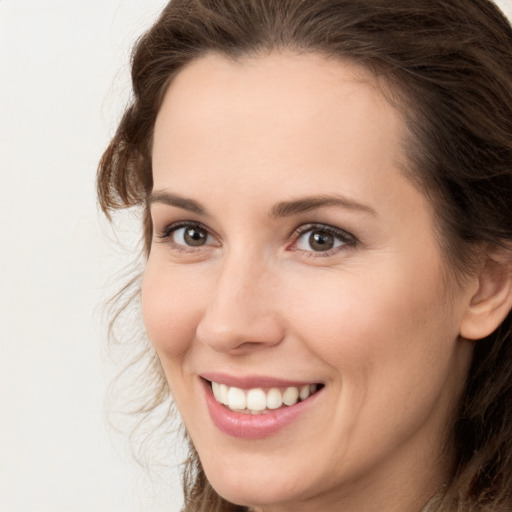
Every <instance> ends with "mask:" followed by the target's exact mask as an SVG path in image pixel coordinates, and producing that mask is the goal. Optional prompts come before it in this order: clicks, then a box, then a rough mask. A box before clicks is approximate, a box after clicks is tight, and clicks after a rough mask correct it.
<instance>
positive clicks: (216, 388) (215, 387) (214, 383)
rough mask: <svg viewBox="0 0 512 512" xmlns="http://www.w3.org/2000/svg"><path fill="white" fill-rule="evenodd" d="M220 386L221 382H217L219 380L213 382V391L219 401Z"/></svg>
mask: <svg viewBox="0 0 512 512" xmlns="http://www.w3.org/2000/svg"><path fill="white" fill-rule="evenodd" d="M219 387H220V384H219V383H217V382H212V391H213V396H214V397H215V400H217V402H220V391H219Z"/></svg>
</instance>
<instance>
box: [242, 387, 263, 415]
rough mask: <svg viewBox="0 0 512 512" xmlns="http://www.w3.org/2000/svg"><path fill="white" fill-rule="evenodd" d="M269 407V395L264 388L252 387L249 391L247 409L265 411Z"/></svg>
mask: <svg viewBox="0 0 512 512" xmlns="http://www.w3.org/2000/svg"><path fill="white" fill-rule="evenodd" d="M266 408H267V396H266V395H265V392H264V391H263V390H262V389H250V390H249V392H248V393H247V409H250V410H251V411H263V410H264V409H266Z"/></svg>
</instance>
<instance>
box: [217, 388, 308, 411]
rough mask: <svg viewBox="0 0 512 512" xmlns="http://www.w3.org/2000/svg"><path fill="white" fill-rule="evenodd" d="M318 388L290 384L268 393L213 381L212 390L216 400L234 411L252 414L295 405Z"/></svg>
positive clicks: (259, 389)
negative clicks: (245, 389) (298, 386)
mask: <svg viewBox="0 0 512 512" xmlns="http://www.w3.org/2000/svg"><path fill="white" fill-rule="evenodd" d="M317 389H318V387H317V385H316V384H306V385H304V386H302V387H301V388H300V389H299V388H297V387H295V386H290V387H288V388H285V389H283V390H281V389H278V388H271V389H270V390H269V391H268V392H267V393H265V391H263V389H261V388H254V389H249V390H247V391H244V390H243V389H240V388H236V387H229V386H226V384H219V383H217V382H212V392H213V396H214V397H215V400H217V402H220V403H221V404H224V405H226V406H227V407H229V409H231V410H232V411H237V412H245V413H250V414H262V413H265V412H270V411H271V410H274V409H279V408H280V407H282V406H283V404H284V405H286V406H288V407H290V406H292V405H295V404H296V403H297V402H298V401H299V399H300V400H306V398H308V397H309V396H310V395H312V394H313V393H315V392H316V390H317Z"/></svg>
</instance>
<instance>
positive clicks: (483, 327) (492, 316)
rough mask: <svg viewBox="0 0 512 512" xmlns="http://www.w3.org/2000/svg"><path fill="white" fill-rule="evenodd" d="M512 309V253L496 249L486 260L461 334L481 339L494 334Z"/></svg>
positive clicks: (470, 338)
mask: <svg viewBox="0 0 512 512" xmlns="http://www.w3.org/2000/svg"><path fill="white" fill-rule="evenodd" d="M511 309H512V251H511V250H510V249H505V248H503V247H499V248H497V249H496V250H495V251H493V252H492V253H489V254H488V255H487V257H486V260H485V262H484V264H483V265H482V268H481V270H480V273H479V274H478V287H477V290H476V292H475V293H474V294H473V295H472V296H471V300H470V303H469V304H468V307H467V310H466V312H465V314H464V316H463V318H462V322H461V327H460V335H461V336H462V337H463V338H465V339H469V340H479V339H482V338H485V337H487V336H489V335H490V334H492V333H493V332H494V331H495V330H496V329H497V328H498V327H499V325H500V324H501V323H502V322H503V320H505V318H506V316H507V315H508V314H509V312H510V310H511Z"/></svg>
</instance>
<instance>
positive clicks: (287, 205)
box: [270, 194, 377, 218]
mask: <svg viewBox="0 0 512 512" xmlns="http://www.w3.org/2000/svg"><path fill="white" fill-rule="evenodd" d="M328 206H338V207H341V208H344V209H346V210H353V211H358V212H363V213H369V214H371V215H373V216H376V215H377V212H376V211H375V210H374V209H373V208H371V207H370V206H368V205H366V204H363V203H359V202H358V201H355V200H353V199H350V198H348V197H345V196H342V195H338V194H336V195H321V196H311V197H303V198H300V199H296V200H293V201H283V202H280V203H277V204H276V205H275V206H274V207H273V208H272V210H271V211H270V217H271V218H277V217H290V216H292V215H298V214H301V213H307V212H309V211H311V210H316V209H318V208H325V207H328Z"/></svg>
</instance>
